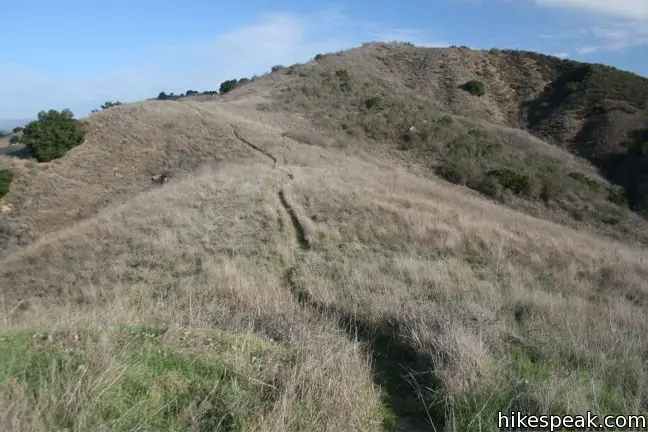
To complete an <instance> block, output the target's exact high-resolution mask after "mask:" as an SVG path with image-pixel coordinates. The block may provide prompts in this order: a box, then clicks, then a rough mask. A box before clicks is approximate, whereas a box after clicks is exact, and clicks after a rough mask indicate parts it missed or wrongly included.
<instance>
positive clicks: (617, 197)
mask: <svg viewBox="0 0 648 432" xmlns="http://www.w3.org/2000/svg"><path fill="white" fill-rule="evenodd" d="M608 201H610V202H611V203H614V204H616V205H618V206H619V207H623V208H628V206H629V204H628V198H627V197H626V194H625V189H623V188H622V187H620V186H613V187H611V188H610V189H609V190H608Z"/></svg>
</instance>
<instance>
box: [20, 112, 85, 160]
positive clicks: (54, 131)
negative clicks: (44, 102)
mask: <svg viewBox="0 0 648 432" xmlns="http://www.w3.org/2000/svg"><path fill="white" fill-rule="evenodd" d="M85 134H86V132H85V130H84V128H83V125H82V124H81V122H79V121H78V120H76V119H74V114H72V111H70V110H69V109H65V110H63V111H61V112H58V111H55V110H49V111H47V112H45V111H41V112H40V113H38V120H35V121H33V122H31V123H29V124H28V125H27V126H25V129H24V130H23V135H22V137H21V138H20V142H22V143H23V144H25V148H26V150H27V154H29V155H30V156H31V157H34V158H36V160H38V161H39V162H49V161H51V160H53V159H58V158H60V157H61V156H63V155H64V154H65V153H67V152H68V150H70V149H71V148H73V147H76V146H77V145H79V144H81V143H82V142H83V140H84V139H85Z"/></svg>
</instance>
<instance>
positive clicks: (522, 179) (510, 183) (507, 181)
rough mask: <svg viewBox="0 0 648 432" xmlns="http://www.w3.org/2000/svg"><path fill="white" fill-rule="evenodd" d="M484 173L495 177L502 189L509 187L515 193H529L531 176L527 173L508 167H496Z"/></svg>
mask: <svg viewBox="0 0 648 432" xmlns="http://www.w3.org/2000/svg"><path fill="white" fill-rule="evenodd" d="M486 175H487V176H492V177H494V178H496V179H497V181H498V182H499V184H500V185H502V187H503V188H504V189H509V190H511V191H512V192H513V193H514V194H516V195H529V194H530V193H531V177H529V175H528V174H524V173H518V172H517V171H513V170H512V169H509V168H498V169H494V170H491V171H489V172H487V173H486Z"/></svg>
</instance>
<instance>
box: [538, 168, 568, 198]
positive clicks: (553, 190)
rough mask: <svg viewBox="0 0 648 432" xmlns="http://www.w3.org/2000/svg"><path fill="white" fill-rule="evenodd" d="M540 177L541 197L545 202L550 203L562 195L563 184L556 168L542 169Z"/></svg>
mask: <svg viewBox="0 0 648 432" xmlns="http://www.w3.org/2000/svg"><path fill="white" fill-rule="evenodd" d="M538 179H539V182H540V198H541V199H542V201H544V202H545V204H549V203H550V202H551V201H553V200H555V199H556V198H558V197H559V196H560V195H562V193H563V191H564V189H563V184H562V182H561V181H560V177H559V176H558V175H557V173H556V170H555V169H553V168H550V167H545V168H544V169H541V172H540V173H539V175H538Z"/></svg>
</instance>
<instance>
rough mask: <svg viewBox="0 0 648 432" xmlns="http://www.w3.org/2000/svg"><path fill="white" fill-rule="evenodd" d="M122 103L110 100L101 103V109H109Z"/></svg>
mask: <svg viewBox="0 0 648 432" xmlns="http://www.w3.org/2000/svg"><path fill="white" fill-rule="evenodd" d="M121 104H122V103H121V102H119V101H117V102H110V101H108V102H106V103H105V104H103V105H101V109H103V110H105V109H108V108H110V107H114V106H119V105H121Z"/></svg>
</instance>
